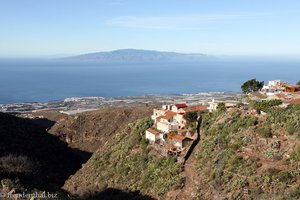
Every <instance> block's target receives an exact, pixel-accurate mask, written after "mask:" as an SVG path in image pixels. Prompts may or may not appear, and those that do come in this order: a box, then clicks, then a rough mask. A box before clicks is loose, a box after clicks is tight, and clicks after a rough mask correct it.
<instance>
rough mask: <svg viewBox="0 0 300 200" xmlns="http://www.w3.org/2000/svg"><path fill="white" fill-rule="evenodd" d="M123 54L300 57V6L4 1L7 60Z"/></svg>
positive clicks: (197, 0) (275, 2)
mask: <svg viewBox="0 0 300 200" xmlns="http://www.w3.org/2000/svg"><path fill="white" fill-rule="evenodd" d="M121 48H139V49H153V50H164V51H177V52H187V53H189V52H193V53H205V54H211V55H259V56H263V55H268V56H270V55H271V56H278V55H282V56H300V0H147V1H146V0H0V57H6V56H47V55H59V54H80V53H88V52H96V51H106V50H114V49H121Z"/></svg>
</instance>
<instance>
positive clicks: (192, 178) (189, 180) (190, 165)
mask: <svg viewBox="0 0 300 200" xmlns="http://www.w3.org/2000/svg"><path fill="white" fill-rule="evenodd" d="M194 160H195V151H193V153H192V154H191V156H190V157H189V159H188V160H187V161H186V163H185V165H184V170H183V172H182V173H181V176H182V177H183V178H184V179H185V182H184V186H183V187H182V188H181V189H179V190H178V191H177V194H176V195H175V198H174V199H175V200H181V199H189V198H191V197H193V196H195V195H196V191H197V188H196V185H198V184H199V183H198V182H197V178H196V177H197V173H196V169H195V166H194Z"/></svg>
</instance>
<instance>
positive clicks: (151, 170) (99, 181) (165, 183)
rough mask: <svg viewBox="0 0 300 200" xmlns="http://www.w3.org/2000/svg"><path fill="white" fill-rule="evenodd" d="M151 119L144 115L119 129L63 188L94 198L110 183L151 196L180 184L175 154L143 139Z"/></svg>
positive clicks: (112, 185) (179, 170) (180, 168)
mask: <svg viewBox="0 0 300 200" xmlns="http://www.w3.org/2000/svg"><path fill="white" fill-rule="evenodd" d="M152 123H153V122H152V120H150V119H148V118H145V119H143V120H138V121H136V122H134V123H130V124H129V125H128V126H126V127H125V128H124V129H123V130H122V131H119V132H118V133H117V134H116V135H114V136H113V137H112V138H111V139H110V140H109V142H108V143H106V144H105V146H104V148H103V150H99V151H97V152H95V153H94V154H93V156H92V158H91V159H90V160H89V161H88V162H87V163H86V164H85V165H84V166H83V168H82V169H80V170H79V171H78V172H77V173H76V174H75V175H74V176H72V177H71V178H70V179H69V180H68V181H66V184H65V186H64V189H65V190H67V191H69V192H70V193H71V194H75V195H79V196H82V197H87V198H89V199H91V198H92V197H93V196H95V195H96V194H97V193H98V192H101V191H103V190H106V188H110V187H112V188H118V189H122V190H129V191H132V192H140V193H141V194H143V195H151V196H152V197H159V196H161V195H163V194H165V193H166V192H167V191H169V190H171V189H173V188H176V187H177V188H178V187H180V185H181V183H182V179H181V177H180V176H179V174H180V172H181V171H182V166H181V165H180V164H178V163H177V162H176V161H175V159H173V158H166V157H160V156H158V155H155V154H154V151H152V149H151V147H150V146H147V143H146V142H145V140H144V139H143V136H142V135H143V134H144V131H145V130H146V129H147V128H148V127H150V126H151V125H152Z"/></svg>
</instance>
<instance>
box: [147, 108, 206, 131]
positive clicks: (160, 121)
mask: <svg viewBox="0 0 300 200" xmlns="http://www.w3.org/2000/svg"><path fill="white" fill-rule="evenodd" d="M189 112H208V108H207V107H206V106H203V105H196V106H188V105H187V104H173V105H163V106H162V109H154V110H153V115H152V116H151V118H152V119H153V120H154V125H155V126H156V128H157V129H158V130H159V131H162V132H164V133H169V132H170V131H177V130H179V129H183V128H184V127H185V125H186V120H185V119H184V115H185V114H186V113H189Z"/></svg>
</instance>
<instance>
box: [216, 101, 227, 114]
mask: <svg viewBox="0 0 300 200" xmlns="http://www.w3.org/2000/svg"><path fill="white" fill-rule="evenodd" d="M217 110H218V111H219V112H225V111H226V106H225V103H224V102H221V103H218V106H217Z"/></svg>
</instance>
